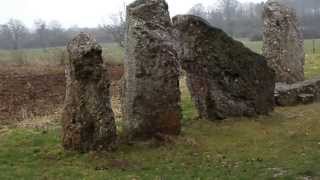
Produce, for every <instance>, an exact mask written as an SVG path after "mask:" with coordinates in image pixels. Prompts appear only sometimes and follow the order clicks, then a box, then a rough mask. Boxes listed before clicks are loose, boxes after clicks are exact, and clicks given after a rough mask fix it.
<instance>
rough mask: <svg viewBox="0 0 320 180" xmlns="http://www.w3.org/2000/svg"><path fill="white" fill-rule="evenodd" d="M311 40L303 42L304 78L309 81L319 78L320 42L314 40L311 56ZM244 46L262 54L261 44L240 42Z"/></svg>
mask: <svg viewBox="0 0 320 180" xmlns="http://www.w3.org/2000/svg"><path fill="white" fill-rule="evenodd" d="M312 41H313V40H305V42H304V46H305V52H306V61H305V76H306V78H307V79H311V78H313V77H315V76H320V40H316V43H315V44H316V46H315V50H316V52H315V54H313V42H312ZM242 42H243V43H244V44H245V46H247V47H248V48H250V49H251V50H253V51H255V52H257V53H261V52H262V50H261V49H262V42H252V41H245V40H243V41H242Z"/></svg>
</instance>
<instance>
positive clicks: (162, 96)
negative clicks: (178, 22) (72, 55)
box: [122, 0, 181, 139]
mask: <svg viewBox="0 0 320 180" xmlns="http://www.w3.org/2000/svg"><path fill="white" fill-rule="evenodd" d="M127 22H128V25H127V37H126V57H125V65H124V69H125V73H124V85H123V98H122V109H123V116H124V117H123V118H124V124H125V125H124V128H125V131H126V134H127V135H128V136H129V138H131V139H144V138H151V137H154V136H157V135H159V134H161V135H177V134H179V133H180V126H181V125H180V119H181V109H180V105H179V103H180V90H179V68H178V62H177V53H176V51H175V48H174V41H173V38H172V23H171V20H170V16H169V12H168V5H167V3H166V2H165V1H164V0H137V1H135V2H133V3H132V4H131V5H129V6H128V7H127Z"/></svg>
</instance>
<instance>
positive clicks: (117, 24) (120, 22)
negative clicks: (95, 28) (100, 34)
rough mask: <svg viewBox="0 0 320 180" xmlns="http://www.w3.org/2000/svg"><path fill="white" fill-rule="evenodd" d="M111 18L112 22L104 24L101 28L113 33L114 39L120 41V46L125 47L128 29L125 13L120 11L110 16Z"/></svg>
mask: <svg viewBox="0 0 320 180" xmlns="http://www.w3.org/2000/svg"><path fill="white" fill-rule="evenodd" d="M109 19H110V21H111V23H109V24H103V25H101V26H100V28H101V29H102V30H104V31H105V32H106V33H108V34H111V36H112V38H113V40H114V41H115V42H116V43H118V44H119V46H120V47H124V38H125V31H126V18H125V13H123V12H122V11H120V12H119V14H117V15H112V16H110V17H109Z"/></svg>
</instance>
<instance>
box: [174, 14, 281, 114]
mask: <svg viewBox="0 0 320 180" xmlns="http://www.w3.org/2000/svg"><path fill="white" fill-rule="evenodd" d="M173 25H174V27H175V34H176V38H177V42H178V43H179V44H178V45H177V49H180V51H178V52H179V53H178V54H179V57H180V58H179V59H180V62H181V65H182V68H183V69H184V70H185V71H186V73H187V85H188V87H189V89H190V91H191V95H192V98H193V100H194V102H195V105H196V107H197V109H198V111H199V114H200V115H201V117H202V118H207V119H210V120H216V119H224V118H227V117H238V116H255V115H259V114H268V113H269V112H270V111H272V110H273V106H274V101H273V93H274V86H275V80H274V77H275V75H274V71H273V70H272V69H271V68H269V67H268V65H267V62H266V60H265V58H264V57H263V56H261V55H258V54H256V53H254V52H252V51H250V50H249V49H248V48H246V47H245V46H244V45H243V44H242V43H240V42H238V41H235V40H233V39H232V38H231V37H229V36H228V35H227V34H226V33H224V32H223V31H222V30H220V29H217V28H214V27H212V26H210V25H209V23H208V22H206V21H205V20H203V19H202V18H200V17H196V16H192V15H186V16H176V17H174V18H173Z"/></svg>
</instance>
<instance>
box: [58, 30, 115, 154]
mask: <svg viewBox="0 0 320 180" xmlns="http://www.w3.org/2000/svg"><path fill="white" fill-rule="evenodd" d="M67 50H68V53H69V61H68V63H67V65H66V78H67V88H66V99H65V107H64V110H63V117H62V123H63V146H64V148H65V149H67V150H73V151H79V152H88V151H107V150H112V149H113V147H114V144H115V140H116V125H115V120H114V115H113V111H112V109H111V104H110V97H109V86H110V81H109V78H108V77H106V74H107V73H106V72H105V69H104V68H103V60H102V56H101V53H102V48H101V46H100V45H98V44H97V42H96V40H95V39H94V38H93V37H92V36H91V35H89V34H86V33H80V34H79V35H78V36H76V37H75V38H74V39H72V40H71V41H70V42H69V43H68V46H67Z"/></svg>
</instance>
